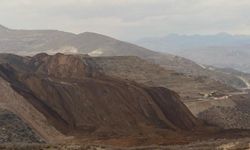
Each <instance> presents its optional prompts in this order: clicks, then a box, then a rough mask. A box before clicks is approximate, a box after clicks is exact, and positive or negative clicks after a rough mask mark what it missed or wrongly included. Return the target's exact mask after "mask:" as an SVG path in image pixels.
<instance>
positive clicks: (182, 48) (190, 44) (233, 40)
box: [135, 33, 250, 72]
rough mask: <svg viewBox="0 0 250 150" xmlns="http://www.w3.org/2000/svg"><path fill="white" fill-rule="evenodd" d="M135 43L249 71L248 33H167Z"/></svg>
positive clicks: (249, 39) (225, 66)
mask: <svg viewBox="0 0 250 150" xmlns="http://www.w3.org/2000/svg"><path fill="white" fill-rule="evenodd" d="M135 43H136V44H138V45H141V46H144V47H147V48H149V49H154V50H157V51H160V52H166V53H172V54H175V55H178V56H182V57H185V58H188V59H191V60H193V61H196V62H197V63H200V64H206V65H213V66H216V67H222V68H234V69H237V70H240V71H243V72H250V59H249V57H250V51H249V50H250V36H249V35H231V34H227V33H219V34H216V35H178V34H171V35H168V36H165V37H158V38H144V39H141V40H138V41H136V42H135Z"/></svg>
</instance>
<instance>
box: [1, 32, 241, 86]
mask: <svg viewBox="0 0 250 150" xmlns="http://www.w3.org/2000/svg"><path fill="white" fill-rule="evenodd" d="M3 29H4V30H3V32H2V33H1V34H0V49H1V52H5V53H15V54H21V55H34V54H37V53H39V52H47V53H56V52H64V53H84V54H89V55H91V56H138V57H140V58H143V59H146V60H150V61H152V62H154V63H157V64H160V65H161V66H163V67H165V68H167V69H172V70H175V71H177V72H181V73H185V74H190V75H193V76H207V77H209V78H212V79H214V80H218V81H220V82H222V83H226V84H228V85H230V86H234V87H245V86H246V85H245V84H244V82H242V80H240V79H238V78H237V77H235V76H233V75H228V74H225V73H218V72H213V71H211V70H207V69H204V68H203V67H202V66H200V65H198V64H196V63H195V62H193V61H191V60H188V59H185V58H182V57H177V56H174V55H170V54H163V53H159V52H154V51H151V50H149V49H145V48H143V47H139V46H136V45H134V44H130V43H126V42H123V41H119V40H116V39H114V38H110V37H108V36H104V35H101V34H96V33H90V32H86V33H82V34H72V33H66V32H61V31H56V30H12V29H7V28H6V29H5V28H3ZM6 30H7V31H8V32H6ZM231 81H237V82H236V85H235V82H231Z"/></svg>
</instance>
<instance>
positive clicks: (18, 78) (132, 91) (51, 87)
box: [0, 54, 200, 137]
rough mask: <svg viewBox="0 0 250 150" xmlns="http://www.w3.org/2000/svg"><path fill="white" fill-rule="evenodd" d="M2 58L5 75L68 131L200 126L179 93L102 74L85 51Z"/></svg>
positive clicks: (122, 132) (138, 131)
mask: <svg viewBox="0 0 250 150" xmlns="http://www.w3.org/2000/svg"><path fill="white" fill-rule="evenodd" d="M2 57H3V58H2V59H1V65H0V75H1V77H2V78H3V79H5V80H6V81H8V82H9V83H10V85H11V87H12V88H13V89H14V90H15V91H16V92H18V93H19V94H20V95H22V97H24V98H25V99H26V100H27V101H28V102H29V103H30V104H32V106H33V107H34V108H36V109H37V110H38V111H39V112H40V113H42V114H43V115H44V116H45V117H46V119H47V120H48V123H49V124H51V125H53V126H54V127H55V128H56V129H57V130H58V131H60V132H61V133H63V134H64V135H67V136H75V137H82V136H85V135H88V136H94V137H96V136H97V137H102V136H105V137H112V136H131V135H143V134H149V133H150V134H155V133H156V132H158V131H173V132H175V131H181V130H192V129H194V128H196V127H197V126H199V125H200V122H199V121H198V120H197V119H196V118H195V117H193V115H192V114H191V113H190V111H189V110H188V109H187V108H186V107H185V105H184V104H183V103H182V102H181V101H180V99H179V96H178V94H176V93H175V92H173V91H170V90H168V89H166V88H160V87H147V86H145V85H142V84H138V83H135V82H131V81H126V80H122V79H117V78H114V77H109V76H106V75H103V74H102V73H101V72H99V71H98V70H96V69H95V68H93V67H92V66H91V65H89V64H88V61H84V59H82V57H83V56H77V55H64V54H56V55H53V56H50V55H47V54H39V55H36V56H34V57H19V56H15V55H3V56H2ZM86 57H88V56H86ZM17 113H18V112H17ZM31 113H32V112H31ZM33 127H36V126H33ZM39 131H40V132H43V131H42V129H40V130H39ZM41 135H43V134H41Z"/></svg>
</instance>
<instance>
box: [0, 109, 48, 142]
mask: <svg viewBox="0 0 250 150" xmlns="http://www.w3.org/2000/svg"><path fill="white" fill-rule="evenodd" d="M22 142H23V143H43V140H42V139H41V138H40V137H38V136H37V135H36V133H34V132H33V130H32V129H31V128H30V127H29V126H28V125H27V124H26V123H24V122H23V121H22V120H21V119H20V118H19V117H18V116H17V115H15V114H14V113H12V112H9V111H7V110H2V109H0V143H22Z"/></svg>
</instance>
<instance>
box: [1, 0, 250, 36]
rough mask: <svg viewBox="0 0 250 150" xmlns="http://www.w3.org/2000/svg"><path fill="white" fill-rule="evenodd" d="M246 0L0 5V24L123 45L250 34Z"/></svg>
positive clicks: (51, 0)
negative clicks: (96, 36)
mask: <svg viewBox="0 0 250 150" xmlns="http://www.w3.org/2000/svg"><path fill="white" fill-rule="evenodd" d="M249 8H250V0H0V20H1V21H0V24H2V25H4V26H7V27H10V28H19V29H58V30H64V31H69V32H74V33H80V32H85V31H92V32H98V33H102V34H107V35H110V36H114V37H117V38H119V39H124V40H134V39H138V38H141V37H150V36H163V35H166V34H169V33H180V34H213V33H217V32H229V33H233V34H250V17H249V15H250V9H249Z"/></svg>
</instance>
